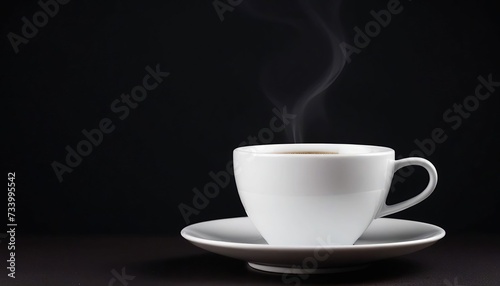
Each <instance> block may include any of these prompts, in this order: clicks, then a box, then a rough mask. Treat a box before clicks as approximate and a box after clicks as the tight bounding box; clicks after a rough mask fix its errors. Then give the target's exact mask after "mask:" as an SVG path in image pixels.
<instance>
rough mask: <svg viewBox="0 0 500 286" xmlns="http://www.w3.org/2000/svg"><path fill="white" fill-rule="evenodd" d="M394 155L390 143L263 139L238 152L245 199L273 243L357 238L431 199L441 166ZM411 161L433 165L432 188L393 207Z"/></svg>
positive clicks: (336, 241)
mask: <svg viewBox="0 0 500 286" xmlns="http://www.w3.org/2000/svg"><path fill="white" fill-rule="evenodd" d="M291 152H295V154H290V153H291ZM301 152H302V154H298V153H301ZM303 152H308V153H305V154H304V153H303ZM313 152H329V153H336V154H316V153H313ZM394 156H395V155H394V150H392V149H390V148H387V147H378V146H368V145H352V144H276V145H258V146H247V147H240V148H236V149H235V150H234V152H233V158H234V171H235V178H236V185H237V188H238V194H239V196H240V198H241V202H242V203H243V206H244V208H245V211H246V213H247V215H248V217H249V218H250V220H251V221H252V222H253V224H254V225H255V227H256V228H257V229H258V230H259V232H260V234H261V235H262V237H263V238H264V239H265V240H266V241H267V242H268V243H269V244H271V245H320V244H325V243H329V244H338V245H349V244H354V243H355V242H356V240H357V239H358V238H359V237H360V236H361V234H363V232H364V231H365V230H366V229H367V227H368V226H369V225H370V223H371V222H372V221H373V220H374V219H376V218H379V217H382V216H385V215H389V214H392V213H395V212H399V211H401V210H404V209H406V208H408V207H410V206H413V205H415V204H417V203H419V202H421V201H422V200H424V199H425V198H427V197H428V196H429V195H430V194H431V193H432V191H433V190H434V188H435V187H436V183H437V172H436V169H435V168H434V166H433V165H432V164H431V163H430V162H429V161H427V160H425V159H422V158H406V159H401V160H395V157H394ZM409 165H418V166H422V167H424V168H425V169H426V170H427V172H428V173H429V183H428V184H427V187H426V188H425V190H424V191H423V192H421V193H420V194H419V195H417V196H415V197H413V198H411V199H408V200H406V201H403V202H400V203H397V204H394V205H386V203H385V201H386V198H387V195H388V193H389V187H390V185H391V180H392V177H393V176H394V172H395V171H397V170H398V169H400V168H402V167H405V166H409Z"/></svg>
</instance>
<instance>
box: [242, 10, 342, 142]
mask: <svg viewBox="0 0 500 286" xmlns="http://www.w3.org/2000/svg"><path fill="white" fill-rule="evenodd" d="M248 2H250V1H248ZM252 3H258V2H254V1H252ZM274 3H276V2H275V1H266V3H263V4H261V5H262V6H261V7H258V6H250V7H248V6H247V8H250V9H252V10H253V11H252V12H253V13H260V15H259V16H261V17H262V18H264V19H266V20H269V21H272V22H274V23H275V25H277V24H279V25H285V27H286V28H287V30H284V31H286V32H285V34H288V35H289V38H290V39H288V41H287V42H286V43H285V44H284V45H283V46H281V47H280V48H279V49H277V50H276V51H275V52H274V54H273V55H272V57H271V58H270V60H267V61H266V63H265V65H264V67H263V69H262V72H261V76H260V84H261V88H262V90H263V92H264V93H265V94H266V96H267V97H268V98H269V99H270V100H271V101H272V102H273V103H274V104H275V105H276V106H278V107H280V108H283V107H284V106H286V107H287V109H288V111H289V112H290V109H292V113H294V114H296V115H297V118H296V119H295V120H294V121H293V122H292V124H291V125H290V127H289V129H288V130H287V135H288V136H289V139H290V140H293V141H294V142H303V137H302V135H303V129H304V127H305V125H306V122H307V120H306V116H305V115H306V113H309V112H313V111H314V112H318V110H313V108H311V103H312V102H313V101H316V100H317V99H318V98H320V97H321V96H322V95H323V94H324V93H325V91H326V90H327V89H328V87H330V86H331V85H332V84H333V83H334V82H335V80H336V79H337V77H338V76H339V75H340V73H341V71H342V69H343V68H344V65H345V58H344V56H343V54H342V51H341V49H340V47H339V44H340V43H341V42H342V41H343V38H342V34H341V27H340V18H339V7H340V1H286V2H280V3H282V4H283V5H280V6H279V7H278V6H276V7H272V5H273V4H274ZM252 5H256V4H252ZM276 22H277V23H276Z"/></svg>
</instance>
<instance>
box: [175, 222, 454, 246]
mask: <svg viewBox="0 0 500 286" xmlns="http://www.w3.org/2000/svg"><path fill="white" fill-rule="evenodd" d="M237 219H248V220H249V219H250V218H248V217H247V216H242V217H232V218H223V219H214V220H208V221H203V222H198V223H194V224H191V225H188V226H186V227H184V228H183V229H182V230H181V231H180V234H181V236H182V237H183V238H184V239H186V240H188V241H190V242H192V243H200V244H206V245H213V246H219V247H225V248H235V249H240V248H242V247H245V248H247V249H255V250H258V249H271V248H272V249H273V250H290V249H294V250H304V251H309V250H315V249H317V248H318V247H321V248H328V249H337V250H341V249H342V250H343V249H345V250H351V249H377V248H381V247H398V246H411V245H421V244H428V243H435V242H437V241H438V240H440V239H442V238H443V237H444V236H445V235H446V231H445V230H444V229H443V228H441V227H439V226H437V225H433V224H430V223H425V222H420V221H414V220H407V219H398V218H377V219H375V220H391V221H403V222H411V223H416V224H420V225H425V226H426V227H428V228H432V229H434V230H436V231H437V233H436V235H432V236H430V237H426V238H421V239H415V240H411V241H399V242H383V243H375V244H353V245H333V244H332V245H270V244H252V243H243V242H228V241H218V240H211V239H206V238H199V237H195V236H193V235H190V234H188V233H186V232H187V231H188V230H189V228H193V227H195V226H196V225H200V224H206V223H210V222H214V221H224V220H237Z"/></svg>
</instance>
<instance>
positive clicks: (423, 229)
mask: <svg viewBox="0 0 500 286" xmlns="http://www.w3.org/2000/svg"><path fill="white" fill-rule="evenodd" d="M181 235H182V236H183V237H184V238H185V239H187V240H189V241H190V242H191V243H193V244H194V245H196V246H198V247H200V248H203V249H205V250H208V251H210V252H214V253H217V254H220V255H224V256H228V257H232V258H237V259H241V260H244V261H247V262H248V264H249V265H250V266H251V267H252V268H255V269H258V270H262V271H268V272H276V273H296V274H300V273H308V274H310V273H332V272H342V271H349V270H353V269H358V268H360V267H363V266H364V264H366V263H368V262H372V261H376V260H381V259H386V258H391V257H395V256H400V255H404V254H408V253H412V252H415V251H419V250H421V249H424V248H426V247H429V246H431V245H432V244H434V243H435V242H436V241H438V240H439V239H441V238H443V237H444V235H445V231H444V230H443V229H442V228H440V227H438V226H435V225H432V224H427V223H422V222H416V221H409V220H401V219H391V218H379V219H376V220H374V221H373V222H372V224H371V225H370V226H369V227H368V229H367V230H366V231H365V233H364V234H363V235H362V236H361V237H360V238H359V239H358V241H357V242H356V243H355V244H354V245H327V246H293V245H291V246H283V245H279V246H273V245H268V244H267V243H266V241H265V240H264V239H263V238H262V236H261V235H260V234H259V232H258V231H257V229H256V228H255V227H254V225H253V224H252V222H251V221H250V219H249V218H248V217H239V218H229V219H220V220H213V221H207V222H201V223H197V224H193V225H190V226H187V227H185V228H184V229H183V230H182V231H181Z"/></svg>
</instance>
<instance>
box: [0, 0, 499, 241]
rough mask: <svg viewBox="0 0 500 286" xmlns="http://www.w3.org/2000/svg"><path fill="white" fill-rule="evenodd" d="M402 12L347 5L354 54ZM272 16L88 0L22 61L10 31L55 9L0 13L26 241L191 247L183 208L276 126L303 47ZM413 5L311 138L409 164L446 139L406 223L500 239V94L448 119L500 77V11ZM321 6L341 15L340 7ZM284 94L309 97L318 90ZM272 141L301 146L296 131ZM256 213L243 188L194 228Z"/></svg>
mask: <svg viewBox="0 0 500 286" xmlns="http://www.w3.org/2000/svg"><path fill="white" fill-rule="evenodd" d="M387 2H388V1H345V3H342V5H341V7H340V13H339V15H340V22H341V23H342V27H341V28H340V30H341V31H342V32H343V35H342V37H343V39H344V40H345V41H346V42H347V43H349V44H351V45H353V37H354V30H353V28H354V27H355V26H359V27H363V26H364V25H365V24H366V23H367V22H368V21H370V20H372V16H371V15H370V11H371V10H375V11H379V10H380V9H385V8H386V6H387ZM259 3H260V5H261V4H262V2H259ZM259 3H257V1H251V0H245V1H244V2H243V3H242V4H241V5H239V6H237V7H235V8H234V11H232V12H225V13H224V21H222V22H221V20H220V19H219V17H218V15H217V13H216V11H215V9H214V7H213V6H212V2H211V1H151V0H149V1H76V0H73V1H70V2H69V3H68V4H66V5H60V11H59V12H58V14H57V15H56V16H55V17H53V18H50V20H49V22H48V24H47V25H46V26H44V27H42V28H40V29H39V32H38V34H37V35H36V36H35V37H33V38H32V39H30V40H29V43H27V44H21V45H20V46H19V53H17V54H16V53H15V52H14V50H13V49H12V46H11V45H10V43H9V40H8V38H7V34H8V33H9V32H14V33H16V34H19V35H20V34H21V27H22V25H23V23H22V21H21V18H22V17H23V16H26V17H27V18H29V19H32V16H33V14H34V13H35V12H36V11H39V10H40V7H39V6H38V4H37V2H36V1H9V2H8V5H10V7H3V8H2V10H1V13H2V20H1V22H2V26H1V34H2V35H3V40H2V41H1V54H2V59H1V82H0V83H1V94H2V106H3V107H4V112H3V113H4V115H5V117H4V120H3V122H4V127H3V131H4V132H3V136H2V137H3V140H2V141H3V142H4V143H5V147H4V156H3V159H2V165H3V168H4V174H6V173H7V172H9V171H15V172H16V215H17V223H18V230H17V231H18V233H17V235H19V236H22V235H23V234H42V233H43V234H75V233H76V234H111V233H125V234H136V233H138V234H143V233H152V234H156V233H158V234H163V233H168V234H177V233H178V232H179V231H180V230H181V229H182V228H183V227H184V226H185V225H186V222H185V220H184V219H183V217H182V215H181V213H180V212H179V209H178V206H179V204H181V203H185V204H187V205H191V206H192V200H193V196H194V193H193V191H192V190H193V188H198V189H202V188H203V186H204V185H205V184H207V183H208V182H210V181H212V179H211V178H210V177H209V175H208V173H209V172H211V171H214V172H218V171H221V170H224V169H225V167H226V164H227V163H228V162H229V161H230V160H231V156H232V150H233V149H234V148H235V147H237V146H238V145H239V144H240V143H241V142H242V141H245V140H246V139H247V137H248V136H256V135H257V134H258V132H259V131H260V130H261V129H262V128H265V127H269V120H270V119H271V118H272V117H273V116H274V113H273V112H272V109H273V108H274V103H273V102H272V101H270V100H269V99H268V97H267V96H266V94H265V93H264V92H263V90H262V85H261V81H262V78H261V75H262V74H263V67H264V66H266V63H269V61H272V59H273V58H275V57H276V55H278V54H279V53H282V52H283V51H286V50H288V49H293V45H294V43H296V42H300V39H299V40H297V38H295V37H296V35H297V34H296V33H295V32H294V28H292V27H291V26H290V25H284V24H282V23H278V22H273V21H268V20H266V19H264V18H263V17H260V16H259V13H258V12H255V10H253V8H252V5H254V4H259ZM401 3H402V5H403V7H404V10H403V11H402V12H401V13H400V14H397V15H393V17H392V20H391V23H390V24H389V25H388V26H387V27H385V28H382V30H381V32H380V34H379V35H378V36H377V37H375V38H373V39H372V41H371V42H370V44H369V45H368V46H367V47H366V48H364V49H362V51H361V53H360V54H357V55H356V54H355V55H353V56H352V62H351V63H349V64H348V65H346V66H345V67H344V69H343V70H342V73H341V74H340V76H339V77H338V79H337V80H336V81H335V82H334V83H333V84H332V85H331V86H330V88H329V89H328V90H327V91H326V92H325V93H324V94H323V96H322V97H321V98H320V99H318V100H320V101H317V102H316V103H315V104H313V105H314V106H316V107H315V108H319V107H322V108H320V109H321V111H322V113H321V112H316V110H309V113H308V114H313V115H314V114H316V115H317V114H323V117H321V116H317V117H314V116H311V115H308V116H309V117H308V120H306V121H305V122H306V124H305V126H304V134H303V135H304V137H303V141H304V142H332V143H360V144H373V145H383V146H389V147H391V148H393V149H395V150H396V153H397V155H398V156H403V157H407V156H408V154H409V153H410V152H411V151H412V150H414V149H416V148H417V147H416V145H415V143H414V141H415V140H416V139H419V140H422V139H425V138H429V137H430V135H431V132H432V130H433V129H434V128H438V127H439V128H443V129H444V130H445V132H446V134H447V136H448V139H447V140H446V141H445V142H444V143H442V144H437V146H436V150H435V152H433V153H432V154H431V155H429V156H427V158H428V159H429V160H430V161H432V162H433V163H434V164H435V166H436V168H437V169H438V173H439V176H440V177H439V183H438V187H437V189H436V191H435V193H434V194H433V195H432V196H431V197H429V198H428V199H427V200H426V201H425V202H423V203H421V204H419V205H418V206H415V207H413V208H411V209H408V210H406V211H403V212H401V213H398V214H396V215H394V216H395V217H400V218H407V219H413V220H419V221H424V222H429V223H433V224H437V225H439V226H441V227H443V228H444V229H445V230H447V232H448V233H449V234H453V233H459V232H486V233H492V232H498V225H499V222H500V215H499V211H498V209H499V208H498V206H499V204H500V199H499V198H500V196H499V194H498V193H499V190H498V186H499V175H498V174H499V171H500V168H499V167H498V162H499V160H498V159H499V151H498V150H499V148H498V147H499V146H500V140H499V136H498V133H499V128H498V127H499V125H498V124H499V123H500V121H499V117H498V107H499V102H500V99H499V97H500V88H499V89H498V90H497V91H495V92H494V93H493V94H492V95H491V96H490V98H489V99H487V100H485V101H482V102H481V103H480V105H479V107H478V109H477V110H476V111H474V112H473V113H472V114H471V116H470V117H469V118H468V119H465V120H464V121H463V123H462V124H461V126H460V127H459V128H458V129H457V130H452V129H451V128H450V124H449V123H446V122H445V121H443V118H442V116H443V113H444V112H445V111H446V110H447V109H449V108H452V107H453V104H454V103H462V101H463V99H464V98H466V97H467V96H469V95H472V94H473V93H474V90H475V87H476V85H477V84H478V80H477V77H478V76H480V75H483V76H484V77H487V76H488V75H489V74H492V77H493V79H494V80H496V81H500V69H499V63H500V56H499V53H498V51H500V41H499V35H500V26H499V23H498V20H499V17H498V11H499V10H498V8H496V6H494V1H490V2H486V1H416V0H414V1H406V0H405V1H402V2H401ZM316 4H317V3H316ZM4 5H7V4H5V3H4V4H3V6H4ZM321 5H325V4H324V3H322V4H319V6H315V7H321ZM261 6H262V5H261ZM261 6H259V5H256V7H257V8H259V7H261ZM280 7H281V8H280ZM290 7H291V8H290ZM294 7H295V6H293V5H292V4H289V1H273V7H272V8H270V9H271V12H270V15H272V17H274V16H276V15H278V16H279V15H281V16H284V17H286V18H287V19H292V20H291V21H292V22H294V23H296V24H297V27H299V28H298V29H300V27H308V28H307V29H310V25H309V24H307V23H306V22H307V18H306V17H304V15H302V14H301V13H300V12H301V11H300V9H298V8H297V7H295V8H294ZM324 7H326V6H324ZM318 9H319V10H318V11H319V12H321V13H323V14H322V15H323V17H326V18H325V19H328V15H327V14H326V15H325V12H328V10H326V9H321V8H318ZM266 13H267V12H266ZM336 28H338V27H336ZM311 30H313V29H311ZM311 33H313V34H311V35H310V38H309V39H314V38H315V36H314V32H311ZM318 37H324V35H323V36H322V35H321V34H320V33H319V32H318ZM318 39H319V38H318ZM311 45H318V47H320V45H321V40H320V39H319V40H318V42H317V43H316V42H314V40H313V42H312V43H311ZM324 50H325V49H321V48H319V49H318V51H319V52H318V53H316V54H315V56H316V57H319V58H321V56H322V52H324ZM303 56H304V57H305V58H306V59H307V57H309V56H311V54H304V55H303ZM337 56H338V55H337ZM324 57H325V61H328V60H331V58H330V57H331V55H328V54H325V55H324ZM337 59H338V58H337ZM316 60H317V58H316ZM291 61H293V59H291ZM306 62H307V61H306ZM313 63H314V61H313ZM156 64H160V67H161V70H163V71H168V72H170V73H171V74H170V76H169V77H167V78H166V79H165V81H164V82H163V83H161V84H160V85H159V87H158V88H156V89H155V90H153V91H151V92H150V93H149V95H148V97H147V99H146V100H144V101H143V102H141V103H139V107H138V108H137V109H135V110H131V113H130V115H129V117H128V118H126V119H125V120H123V121H120V120H118V119H117V116H116V114H114V113H113V112H111V110H110V104H111V102H112V101H113V100H115V99H116V98H119V96H120V95H121V94H122V93H129V92H130V90H131V89H132V87H134V86H136V85H138V84H141V82H142V78H143V76H144V75H145V74H146V71H145V67H146V66H147V65H149V66H151V67H154V66H155V65H156ZM308 68H311V73H313V72H314V71H317V70H316V68H317V69H320V67H316V66H314V65H310V66H307V65H306V66H305V70H306V71H307V69H308ZM305 70H304V69H303V70H300V71H298V70H295V69H289V68H288V67H285V66H284V67H283V72H289V73H291V74H293V73H297V72H301V73H302V74H306V75H307V74H308V72H305ZM304 79H307V77H304ZM284 84H286V89H287V90H293V87H294V84H304V81H302V82H300V83H298V82H295V81H290V82H287V83H284ZM318 102H319V103H318ZM318 106H319V107H318ZM105 117H108V118H111V119H112V120H113V122H114V123H115V125H116V130H115V131H114V132H112V133H111V134H108V135H104V140H103V142H102V144H101V145H99V146H98V147H95V148H94V150H93V152H92V153H91V154H90V156H88V157H85V158H84V159H83V161H82V163H81V164H80V165H79V166H78V167H76V168H75V169H74V171H73V172H72V173H70V174H68V173H67V174H65V175H64V176H63V178H64V181H63V182H62V183H60V182H59V181H58V180H57V178H56V176H55V174H54V171H53V170H52V167H51V163H52V162H53V161H58V162H61V163H63V162H64V157H65V156H66V151H65V146H66V145H70V146H72V147H73V148H75V146H76V144H77V143H78V142H79V141H80V140H82V139H84V136H83V135H82V133H81V131H82V129H87V130H89V129H93V128H96V127H97V126H98V124H99V121H100V120H101V119H102V118H105ZM273 142H274V143H282V142H293V139H292V138H291V137H289V136H287V135H286V132H281V133H277V134H275V136H274V140H273ZM425 180H426V175H425V172H423V171H421V170H417V172H415V174H414V175H413V176H411V177H410V178H409V179H408V180H406V182H405V183H404V184H398V185H397V187H396V188H395V190H394V191H393V192H391V194H390V198H389V202H391V203H392V202H396V201H399V200H403V199H405V198H408V197H410V196H413V195H415V194H416V193H418V191H419V190H421V189H423V187H424V186H425ZM244 214H245V213H244V210H243V207H242V206H241V204H240V202H239V198H238V195H237V191H236V187H235V185H234V180H231V184H230V185H229V186H228V187H227V188H224V189H222V190H221V191H220V194H219V195H218V196H217V197H216V198H213V199H211V200H210V203H209V205H208V206H207V207H206V208H204V209H203V210H201V211H200V213H199V214H197V215H193V216H191V217H190V223H194V222H200V221H205V220H211V219H217V218H225V217H234V216H243V215H244ZM2 225H5V224H2Z"/></svg>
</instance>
